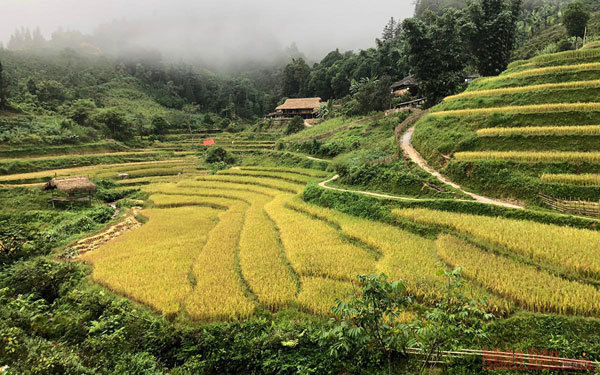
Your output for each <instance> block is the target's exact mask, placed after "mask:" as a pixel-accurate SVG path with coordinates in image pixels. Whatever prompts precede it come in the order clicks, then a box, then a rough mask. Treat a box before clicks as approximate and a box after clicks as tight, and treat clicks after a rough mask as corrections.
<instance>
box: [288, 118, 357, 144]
mask: <svg viewBox="0 0 600 375" xmlns="http://www.w3.org/2000/svg"><path fill="white" fill-rule="evenodd" d="M356 120H358V117H335V118H333V119H331V120H327V121H323V122H321V123H319V124H317V125H315V126H313V127H312V128H305V129H304V130H303V131H301V132H299V133H296V134H293V135H291V136H289V137H286V138H284V139H283V141H286V140H289V141H297V140H299V139H302V138H315V137H318V136H320V135H323V134H325V133H328V132H334V131H336V130H338V129H341V128H343V127H344V126H347V125H348V124H350V123H352V122H353V121H356Z"/></svg>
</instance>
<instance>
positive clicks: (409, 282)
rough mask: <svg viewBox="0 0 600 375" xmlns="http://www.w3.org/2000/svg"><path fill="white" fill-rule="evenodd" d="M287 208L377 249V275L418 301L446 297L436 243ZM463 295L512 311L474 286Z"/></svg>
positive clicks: (323, 211) (326, 213) (296, 203)
mask: <svg viewBox="0 0 600 375" xmlns="http://www.w3.org/2000/svg"><path fill="white" fill-rule="evenodd" d="M288 205H289V206H290V207H293V208H294V209H296V210H299V211H302V212H306V213H309V214H311V215H313V216H315V217H319V218H321V219H322V220H326V221H328V222H331V223H333V224H335V225H337V226H339V227H340V229H341V231H342V233H344V234H345V235H346V236H348V237H350V238H353V239H356V240H358V241H360V242H362V243H364V244H366V245H368V246H370V247H372V248H375V249H378V250H379V251H380V252H381V253H382V257H381V259H380V260H379V261H378V262H377V266H376V271H377V272H381V273H385V274H386V275H388V277H389V278H390V280H399V279H402V280H404V282H405V283H406V286H407V290H408V291H409V292H410V293H411V294H413V295H415V296H416V297H418V298H419V299H421V300H424V301H425V302H429V303H433V302H435V301H438V300H440V299H441V298H442V297H443V290H444V286H445V285H446V284H447V283H448V280H447V279H446V278H445V276H443V275H441V274H440V270H441V269H443V268H444V264H443V263H442V262H441V260H440V259H439V258H438V256H437V254H436V251H435V245H434V242H433V241H431V240H428V239H425V238H423V237H420V236H417V235H415V234H412V233H409V232H406V231H403V230H401V229H399V228H397V227H395V226H392V225H388V224H384V223H381V222H377V221H372V220H366V219H362V218H358V217H355V216H350V215H346V214H343V213H341V212H339V211H336V210H331V209H327V208H323V207H319V206H315V205H311V204H307V203H305V202H303V201H302V200H300V199H299V198H294V199H292V200H290V201H289V202H288ZM464 292H465V294H467V295H469V296H471V297H472V298H473V299H475V300H480V299H481V298H483V297H485V298H487V300H488V306H487V309H489V310H490V311H494V312H496V313H500V314H504V313H508V312H510V311H511V309H512V307H511V306H510V303H508V302H507V301H506V300H504V299H502V298H498V297H496V296H494V295H492V294H489V293H487V292H486V291H485V290H482V289H481V288H478V287H477V286H475V285H466V288H465V291H464Z"/></svg>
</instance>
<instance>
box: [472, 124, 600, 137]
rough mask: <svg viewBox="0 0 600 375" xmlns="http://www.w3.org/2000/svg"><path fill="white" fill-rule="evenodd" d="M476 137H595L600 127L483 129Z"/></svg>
mask: <svg viewBox="0 0 600 375" xmlns="http://www.w3.org/2000/svg"><path fill="white" fill-rule="evenodd" d="M477 135H478V136H479V137H527V136H546V137H562V136H588V135H589V136H597V135H600V125H582V126H524V127H514V128H485V129H479V130H477Z"/></svg>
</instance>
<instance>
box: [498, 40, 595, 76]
mask: <svg viewBox="0 0 600 375" xmlns="http://www.w3.org/2000/svg"><path fill="white" fill-rule="evenodd" d="M590 44H591V43H590ZM586 46H587V45H586ZM595 57H600V50H596V49H587V50H584V49H580V50H576V51H564V52H559V53H553V54H549V55H540V56H536V57H533V58H531V59H529V60H519V61H515V62H512V63H510V64H509V65H508V70H512V69H514V68H517V67H519V68H520V67H525V66H536V65H541V64H548V63H553V62H559V61H568V60H577V59H587V58H595Z"/></svg>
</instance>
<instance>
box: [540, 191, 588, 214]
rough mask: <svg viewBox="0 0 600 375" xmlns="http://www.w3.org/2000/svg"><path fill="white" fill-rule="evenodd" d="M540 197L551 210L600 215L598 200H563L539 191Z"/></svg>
mask: <svg viewBox="0 0 600 375" xmlns="http://www.w3.org/2000/svg"><path fill="white" fill-rule="evenodd" d="M539 196H540V199H541V200H542V201H543V202H544V203H545V204H546V205H548V206H549V207H551V208H552V209H553V210H556V211H559V212H562V213H566V214H573V215H582V216H591V217H600V201H598V202H593V201H582V200H564V199H557V198H554V197H551V196H549V195H546V194H543V193H540V194H539Z"/></svg>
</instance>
